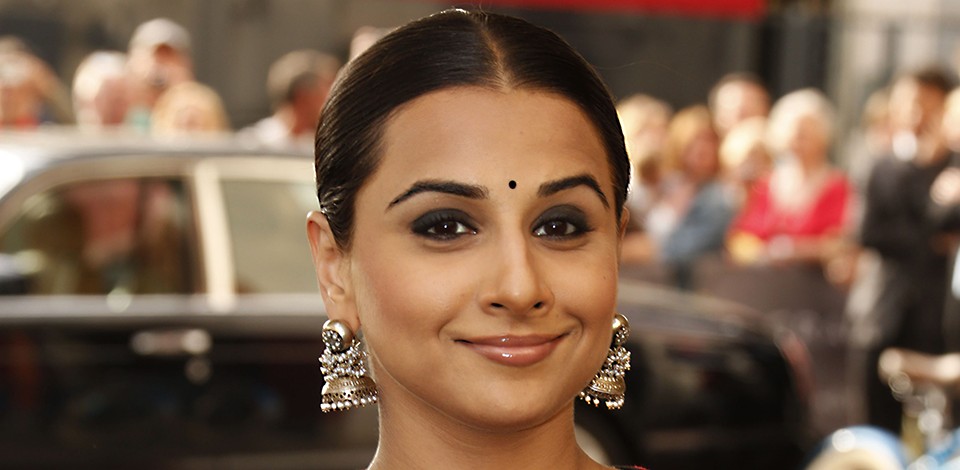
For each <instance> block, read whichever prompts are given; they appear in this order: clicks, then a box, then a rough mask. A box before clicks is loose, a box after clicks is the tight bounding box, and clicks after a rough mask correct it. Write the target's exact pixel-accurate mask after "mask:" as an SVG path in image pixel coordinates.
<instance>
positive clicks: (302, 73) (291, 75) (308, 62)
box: [242, 49, 341, 150]
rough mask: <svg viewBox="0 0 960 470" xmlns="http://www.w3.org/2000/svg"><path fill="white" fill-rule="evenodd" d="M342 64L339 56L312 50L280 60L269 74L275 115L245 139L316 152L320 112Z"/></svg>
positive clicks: (252, 128)
mask: <svg viewBox="0 0 960 470" xmlns="http://www.w3.org/2000/svg"><path fill="white" fill-rule="evenodd" d="M340 65H341V64H340V60H339V59H337V58H336V57H333V56H331V55H329V54H324V53H321V52H318V51H314V50H309V49H302V50H297V51H293V52H289V53H287V54H285V55H284V56H283V57H280V58H279V59H277V61H276V62H274V63H273V65H272V66H270V72H269V74H268V75H267V93H268V94H269V95H270V102H271V104H272V106H273V114H272V115H271V116H269V117H266V118H264V119H261V120H260V121H258V122H257V123H256V124H254V125H253V126H250V127H248V128H246V129H244V130H243V131H242V134H243V136H244V138H252V139H253V140H254V141H255V142H256V143H257V144H260V145H266V146H269V147H294V148H301V149H304V150H311V149H313V136H314V132H315V131H316V129H317V121H318V120H319V118H320V110H321V109H322V108H323V104H324V103H325V102H326V101H327V95H328V94H329V92H330V87H331V86H333V81H334V79H335V78H336V77H337V72H338V71H339V70H340Z"/></svg>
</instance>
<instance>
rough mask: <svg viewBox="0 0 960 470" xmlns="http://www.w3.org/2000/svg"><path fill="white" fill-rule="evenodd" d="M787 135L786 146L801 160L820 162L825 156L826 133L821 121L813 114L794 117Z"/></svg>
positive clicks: (813, 162)
mask: <svg viewBox="0 0 960 470" xmlns="http://www.w3.org/2000/svg"><path fill="white" fill-rule="evenodd" d="M791 124H792V125H791V128H790V130H789V133H788V137H787V146H788V148H789V149H790V151H791V152H792V153H793V154H794V155H795V156H796V157H797V158H799V159H800V160H801V161H804V162H806V163H810V164H817V163H822V162H823V161H824V160H826V158H827V135H826V132H825V131H824V126H823V123H822V122H820V121H819V120H818V118H817V117H816V116H814V115H802V116H799V117H797V118H796V119H794V121H793V122H792V123H791Z"/></svg>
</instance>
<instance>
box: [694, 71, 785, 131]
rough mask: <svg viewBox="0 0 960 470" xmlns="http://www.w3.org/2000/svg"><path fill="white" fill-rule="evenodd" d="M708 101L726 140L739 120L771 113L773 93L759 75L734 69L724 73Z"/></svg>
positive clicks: (717, 126)
mask: <svg viewBox="0 0 960 470" xmlns="http://www.w3.org/2000/svg"><path fill="white" fill-rule="evenodd" d="M707 104H708V106H709V107H710V112H711V113H712V114H713V123H714V126H715V127H716V129H717V133H718V134H719V135H720V137H721V139H722V138H723V137H724V136H726V135H727V132H730V129H732V128H733V126H735V125H736V124H737V123H739V122H741V121H743V120H746V119H749V118H752V117H766V116H767V114H769V112H770V93H769V92H768V91H767V88H766V86H764V84H763V82H762V81H761V80H760V78H759V77H757V76H756V75H753V74H751V73H747V72H734V73H730V74H727V75H724V76H723V77H722V78H721V79H720V80H719V81H717V83H716V84H715V85H714V86H713V88H711V89H710V93H709V95H708V98H707Z"/></svg>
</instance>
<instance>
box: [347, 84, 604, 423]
mask: <svg viewBox="0 0 960 470" xmlns="http://www.w3.org/2000/svg"><path fill="white" fill-rule="evenodd" d="M382 149H383V154H382V158H381V160H380V162H379V167H378V169H377V170H376V172H375V173H374V174H373V175H372V176H371V177H370V179H369V180H368V181H367V182H366V183H365V184H364V186H363V187H362V188H361V190H360V191H359V193H358V195H357V199H356V206H355V219H354V223H355V226H354V231H353V239H352V242H351V246H350V250H349V252H347V253H345V254H344V259H343V266H342V267H341V269H342V271H341V272H342V273H343V277H344V279H346V280H347V281H346V282H347V285H348V286H349V287H348V288H347V289H346V291H347V292H349V296H350V297H351V299H352V302H353V303H354V304H355V314H356V315H357V319H356V322H357V323H353V322H352V321H351V323H352V324H359V325H360V326H361V328H362V329H363V331H364V337H365V340H366V343H367V347H368V350H369V353H370V357H371V363H372V366H373V369H374V372H375V378H376V380H377V383H378V387H379V388H380V390H381V398H382V402H383V403H384V405H381V406H390V407H391V409H396V408H397V407H401V406H406V407H413V409H415V410H417V412H418V413H421V414H423V415H425V416H426V415H431V416H437V417H443V418H444V419H452V420H454V421H455V422H459V423H463V424H467V425H469V426H471V427H475V428H480V429H504V428H505V427H507V428H513V429H523V428H527V427H531V426H535V425H537V424H539V423H542V422H545V421H546V420H548V419H549V418H551V417H555V416H556V415H557V414H558V413H560V412H562V411H563V410H565V409H569V408H568V407H569V405H570V403H571V400H572V399H573V398H574V397H575V396H576V394H577V393H578V392H579V390H580V389H582V388H583V387H584V386H585V385H586V384H587V382H588V381H589V380H590V378H591V377H592V376H593V375H594V374H595V373H596V371H597V370H598V369H599V367H600V365H601V363H602V362H603V360H604V357H605V354H606V350H607V348H608V346H609V343H610V339H611V321H612V317H613V314H614V308H615V298H616V289H617V265H618V252H619V241H620V236H621V233H620V230H619V228H618V224H617V220H616V215H615V208H614V206H613V205H614V202H613V201H614V188H613V183H612V177H611V173H610V165H609V163H608V160H607V154H606V151H605V149H604V146H603V144H602V141H601V140H600V137H599V136H598V133H597V131H596V130H595V129H594V127H593V126H592V125H591V123H590V122H589V121H588V119H587V118H586V117H585V115H584V114H583V113H582V112H581V111H580V110H579V108H577V107H576V105H574V104H573V103H572V102H570V101H568V100H566V99H564V98H561V97H559V95H555V94H550V93H546V92H540V91H527V90H513V91H506V92H504V91H493V90H488V89H484V88H476V87H461V88H453V89H446V90H441V91H437V92H433V93H430V94H427V95H424V96H422V97H420V98H418V99H416V100H414V101H412V102H410V103H408V104H406V105H404V106H403V107H401V108H399V109H398V110H397V111H396V112H395V114H394V115H393V116H392V117H391V118H390V120H389V121H388V123H387V124H386V127H385V133H384V136H383V140H382ZM425 411H426V413H424V412H425Z"/></svg>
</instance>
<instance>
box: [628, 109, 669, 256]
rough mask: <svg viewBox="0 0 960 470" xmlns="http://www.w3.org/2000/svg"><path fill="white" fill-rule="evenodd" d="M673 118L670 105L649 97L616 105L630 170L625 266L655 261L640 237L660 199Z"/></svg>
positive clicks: (643, 236)
mask: <svg viewBox="0 0 960 470" xmlns="http://www.w3.org/2000/svg"><path fill="white" fill-rule="evenodd" d="M672 115H673V110H672V109H671V108H670V105H668V104H667V103H666V102H664V101H662V100H659V99H657V98H654V97H652V96H649V95H644V94H635V95H632V96H629V97H627V98H625V99H623V100H621V101H620V102H619V103H617V116H618V117H619V118H620V126H621V128H622V129H623V136H624V140H625V143H626V146H627V155H628V156H629V157H630V164H631V166H632V168H631V172H630V190H629V192H628V193H627V202H626V205H627V208H628V209H629V210H630V223H629V225H628V226H627V235H626V237H625V238H624V241H623V246H622V256H623V260H624V262H625V263H631V264H645V263H649V262H651V261H653V259H654V258H655V253H654V246H653V243H652V242H651V241H650V238H649V237H648V236H647V235H646V234H645V233H643V232H644V226H643V222H644V220H645V219H646V217H647V213H648V212H649V211H650V209H651V208H652V207H653V206H654V205H655V204H656V202H657V200H658V199H659V197H660V170H661V167H662V166H663V162H662V157H661V153H662V152H663V143H664V141H665V140H666V135H667V126H668V125H669V123H670V118H671V116H672Z"/></svg>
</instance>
